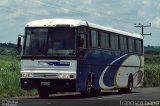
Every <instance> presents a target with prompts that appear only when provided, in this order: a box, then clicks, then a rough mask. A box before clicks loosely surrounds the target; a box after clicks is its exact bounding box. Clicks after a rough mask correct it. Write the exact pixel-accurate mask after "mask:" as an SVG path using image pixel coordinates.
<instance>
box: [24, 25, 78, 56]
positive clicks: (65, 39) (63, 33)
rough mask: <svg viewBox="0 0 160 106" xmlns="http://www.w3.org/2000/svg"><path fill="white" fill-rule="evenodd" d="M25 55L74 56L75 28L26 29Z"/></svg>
mask: <svg viewBox="0 0 160 106" xmlns="http://www.w3.org/2000/svg"><path fill="white" fill-rule="evenodd" d="M23 55H24V56H74V55H75V30H74V28H70V27H58V28H26V36H25V42H24V50H23Z"/></svg>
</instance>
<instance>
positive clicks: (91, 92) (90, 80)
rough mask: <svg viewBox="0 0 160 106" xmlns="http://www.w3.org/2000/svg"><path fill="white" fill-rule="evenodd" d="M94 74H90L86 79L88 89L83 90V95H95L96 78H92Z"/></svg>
mask: <svg viewBox="0 0 160 106" xmlns="http://www.w3.org/2000/svg"><path fill="white" fill-rule="evenodd" d="M92 77H93V76H92V75H90V76H89V77H88V79H87V81H86V90H85V91H81V95H82V96H93V95H94V91H95V89H94V81H93V80H94V78H92Z"/></svg>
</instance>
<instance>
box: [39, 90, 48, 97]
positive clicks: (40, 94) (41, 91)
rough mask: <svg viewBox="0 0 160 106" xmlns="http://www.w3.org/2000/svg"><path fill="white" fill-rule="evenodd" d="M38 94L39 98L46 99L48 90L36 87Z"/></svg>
mask: <svg viewBox="0 0 160 106" xmlns="http://www.w3.org/2000/svg"><path fill="white" fill-rule="evenodd" d="M38 95H39V96H40V98H42V99H46V98H48V96H49V92H48V91H47V89H42V88H39V89H38Z"/></svg>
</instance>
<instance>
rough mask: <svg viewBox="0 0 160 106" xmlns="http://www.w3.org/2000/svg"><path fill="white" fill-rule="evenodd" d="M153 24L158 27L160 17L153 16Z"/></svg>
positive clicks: (159, 26)
mask: <svg viewBox="0 0 160 106" xmlns="http://www.w3.org/2000/svg"><path fill="white" fill-rule="evenodd" d="M152 24H153V26H155V27H158V28H160V17H157V18H155V19H154V20H153V21H152Z"/></svg>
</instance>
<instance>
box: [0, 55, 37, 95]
mask: <svg viewBox="0 0 160 106" xmlns="http://www.w3.org/2000/svg"><path fill="white" fill-rule="evenodd" d="M19 70H20V61H19V59H18V58H16V57H12V56H0V97H14V96H24V95H27V96H28V95H35V94H37V92H36V91H35V90H31V91H24V90H22V89H21V88H20V71H19Z"/></svg>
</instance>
